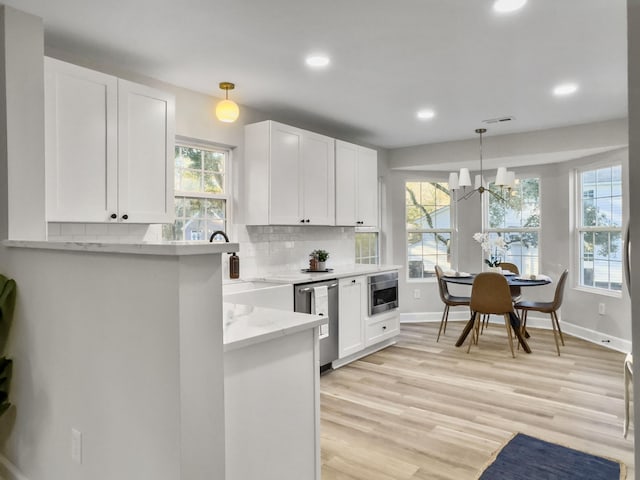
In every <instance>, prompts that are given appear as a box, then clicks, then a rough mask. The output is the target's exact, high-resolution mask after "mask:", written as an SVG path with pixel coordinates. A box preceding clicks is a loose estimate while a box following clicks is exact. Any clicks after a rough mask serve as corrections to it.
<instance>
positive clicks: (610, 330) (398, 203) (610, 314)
mask: <svg viewBox="0 0 640 480" xmlns="http://www.w3.org/2000/svg"><path fill="white" fill-rule="evenodd" d="M617 125H618V126H619V128H624V127H625V126H626V122H617ZM592 132H593V129H592V128H591V127H589V128H585V130H584V134H585V135H586V136H589V135H591V134H592ZM623 133H624V132H623ZM621 136H622V134H621V133H620V132H617V133H616V134H615V135H613V137H615V139H616V141H618V140H619V137H621ZM505 137H508V136H504V137H493V138H492V139H491V150H492V151H495V150H496V149H497V150H502V151H503V152H505V153H506V152H507V150H506V149H504V146H503V145H502V144H501V143H500V140H502V139H503V138H505ZM508 140H509V139H508ZM508 144H509V145H513V142H511V140H509V142H508ZM476 147H477V144H476ZM457 148H458V147H456V146H455V145H453V146H452V150H453V151H455V150H456V149H457ZM539 149H540V150H544V149H545V147H544V146H540V147H539ZM407 151H408V150H405V152H404V154H403V162H402V163H403V164H405V163H414V164H418V162H422V163H436V162H438V159H437V158H433V157H432V156H427V157H425V156H424V153H425V152H429V150H428V149H422V148H418V147H416V148H413V149H412V151H413V153H414V155H416V158H412V157H409V156H407V155H406V153H407ZM396 153H397V152H395V151H393V152H391V161H390V165H391V166H392V167H393V166H394V165H395V164H394V160H393V159H394V158H396V156H395V154H396ZM510 155H513V153H512V154H510ZM627 157H628V155H627V150H626V148H621V149H618V150H615V151H609V152H606V153H600V154H597V155H591V156H589V157H585V158H581V159H578V160H572V161H569V162H562V163H556V164H545V165H540V166H531V167H521V168H515V169H514V170H515V171H516V174H517V175H518V176H525V175H532V176H539V177H540V179H541V192H540V193H541V219H542V225H543V226H542V235H541V238H540V252H541V254H540V256H541V264H540V272H541V273H545V274H548V275H550V276H551V277H552V278H554V279H557V278H558V277H559V276H560V273H562V271H563V270H564V268H568V269H569V271H570V274H571V275H570V277H569V283H568V285H567V288H566V290H565V297H564V298H565V302H564V307H563V309H562V321H563V322H564V323H569V324H572V325H574V326H575V327H576V328H575V329H574V332H576V333H579V334H581V335H585V336H587V337H588V338H591V339H593V340H597V341H600V340H601V339H611V340H616V341H617V340H623V341H626V342H628V341H630V340H631V321H630V300H629V296H628V294H627V292H626V291H623V292H622V293H621V295H620V296H618V297H616V296H609V295H599V294H594V293H591V292H585V291H584V290H580V289H578V288H575V287H576V285H577V278H576V276H575V275H573V273H574V272H576V270H577V264H576V263H574V262H573V260H572V259H573V258H574V257H575V256H576V254H575V243H574V242H575V237H574V236H573V230H572V223H571V222H572V208H573V207H572V205H573V197H572V195H571V189H570V184H571V179H572V178H573V174H574V173H573V172H574V170H575V169H576V168H578V167H581V166H589V165H599V164H601V163H602V162H605V163H606V162H620V163H622V164H623V178H624V179H625V180H626V178H627V175H626V173H627V166H628V158H627ZM476 161H477V159H476ZM447 175H448V173H447V172H440V171H437V172H421V171H405V170H392V171H390V172H389V173H388V176H387V178H386V182H387V183H388V185H389V197H390V199H389V201H390V210H391V217H392V226H391V229H390V232H392V234H393V236H394V241H393V249H392V256H393V258H392V259H391V260H390V263H396V264H401V265H406V240H405V237H406V233H405V225H404V209H405V206H404V203H405V196H404V183H405V181H407V180H421V179H422V180H434V179H435V180H440V181H446V180H447ZM624 187H625V188H624V191H625V193H626V194H627V195H628V192H629V188H628V184H625V185H624ZM456 207H457V215H458V227H459V231H458V240H459V243H458V245H457V249H456V248H455V247H454V252H453V254H454V266H456V263H457V268H458V269H459V270H462V271H479V270H480V269H481V268H482V253H481V250H480V247H479V245H478V244H477V243H476V242H475V241H474V240H473V239H472V235H473V233H475V232H478V231H480V230H481V208H480V201H479V200H478V196H477V195H475V196H473V197H471V198H470V199H467V200H463V201H460V202H458V203H457V204H456ZM625 207H626V205H625ZM624 211H625V217H627V215H628V208H624ZM456 258H457V262H456ZM406 274H407V272H406V270H405V272H404V274H403V275H401V280H400V292H401V296H400V309H401V312H402V313H403V314H409V315H405V318H410V319H427V320H439V319H440V315H441V313H442V303H441V301H440V298H439V296H438V291H437V284H436V283H435V281H434V280H425V281H413V280H411V281H408V280H407V279H406V276H407V275H406ZM450 289H451V290H452V292H453V293H460V294H463V293H465V292H466V294H468V289H466V290H465V287H459V286H451V287H450ZM554 289H555V284H552V285H549V286H545V287H536V288H535V289H534V288H530V289H525V290H524V293H525V295H526V297H527V298H532V299H551V298H552V297H553V294H554ZM415 290H419V292H420V298H419V299H415V298H414V291H415ZM600 303H604V304H605V310H606V314H605V315H599V314H598V305H599V304H600ZM455 311H456V312H459V313H458V314H457V318H465V317H466V313H465V310H464V309H462V308H461V309H457V310H455ZM454 318H456V314H454ZM616 345H618V346H619V345H620V342H618V343H616Z"/></svg>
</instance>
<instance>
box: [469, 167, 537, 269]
mask: <svg viewBox="0 0 640 480" xmlns="http://www.w3.org/2000/svg"><path fill="white" fill-rule="evenodd" d="M530 179H536V180H538V211H539V222H538V226H537V227H506V228H504V227H500V228H493V227H491V222H490V219H489V214H490V202H491V199H490V194H489V196H488V198H487V200H486V201H485V202H483V206H482V209H483V213H484V214H483V221H484V224H485V225H486V228H485V231H486V232H487V233H489V234H492V233H495V234H498V235H502V234H505V233H536V234H537V235H538V260H537V264H536V268H535V271H534V272H525V271H521V272H520V273H521V274H530V273H534V274H537V273H539V272H540V266H541V265H542V248H541V245H542V236H543V230H542V222H543V218H542V211H543V208H542V177H541V175H539V174H537V173H529V174H524V175H520V176H519V177H518V181H519V182H522V181H523V180H530ZM494 182H495V180H494ZM494 182H491V183H490V184H489V188H491V189H492V190H493V191H495V192H496V193H498V194H500V193H501V190H500V188H499V187H495V185H494ZM520 212H522V210H520ZM521 258H522V257H521ZM503 260H504V261H505V262H507V261H509V260H510V259H507V258H504V259H503ZM513 263H515V262H513Z"/></svg>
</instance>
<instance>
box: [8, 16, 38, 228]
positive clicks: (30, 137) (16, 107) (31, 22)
mask: <svg viewBox="0 0 640 480" xmlns="http://www.w3.org/2000/svg"><path fill="white" fill-rule="evenodd" d="M0 28H1V31H0V42H1V44H2V45H1V47H2V54H1V55H2V56H3V58H2V76H1V78H0V91H1V92H2V93H3V94H2V101H1V103H0V110H2V111H1V112H0V116H2V117H3V120H2V123H1V124H0V126H1V127H2V130H1V131H0V136H1V137H2V140H1V141H0V149H1V151H0V156H1V157H2V159H1V160H0V170H2V171H3V173H2V176H0V184H1V185H2V187H3V188H2V189H1V190H0V192H1V193H0V195H1V196H2V197H3V198H2V201H0V204H1V205H2V213H1V214H0V219H3V220H5V221H3V222H2V225H3V226H2V227H1V228H2V230H0V234H1V235H0V238H7V237H9V238H13V239H24V240H27V239H28V240H44V238H45V235H46V229H45V223H44V219H45V185H44V168H42V167H44V83H43V78H44V73H43V69H44V67H43V63H42V60H41V59H42V54H43V50H44V44H43V38H44V31H43V26H42V21H41V20H40V19H39V18H37V17H34V16H33V15H28V14H26V13H22V12H20V11H18V10H15V9H13V8H10V7H5V6H0ZM24 185H29V187H30V188H23V186H24ZM9 199H10V201H9ZM27 219H28V220H27Z"/></svg>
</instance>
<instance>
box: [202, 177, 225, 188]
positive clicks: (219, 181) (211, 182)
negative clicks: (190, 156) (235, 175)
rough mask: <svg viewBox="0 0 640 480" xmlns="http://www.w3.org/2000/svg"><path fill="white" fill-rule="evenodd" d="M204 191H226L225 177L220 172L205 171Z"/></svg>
mask: <svg viewBox="0 0 640 480" xmlns="http://www.w3.org/2000/svg"><path fill="white" fill-rule="evenodd" d="M204 191H205V192H207V193H224V177H223V176H222V175H221V174H219V173H213V174H210V173H205V175H204Z"/></svg>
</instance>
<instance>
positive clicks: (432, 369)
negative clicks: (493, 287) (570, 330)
mask: <svg viewBox="0 0 640 480" xmlns="http://www.w3.org/2000/svg"><path fill="white" fill-rule="evenodd" d="M438 326H439V323H428V324H403V325H402V327H401V334H400V337H399V340H398V343H397V344H396V345H395V346H392V347H389V348H387V349H385V350H383V351H380V352H378V353H375V354H373V355H370V356H368V357H366V358H364V359H362V360H358V361H356V362H354V363H352V364H349V365H347V366H345V367H342V368H340V369H337V370H335V371H333V372H330V373H328V374H326V375H324V376H322V377H321V380H320V384H321V441H322V479H323V480H353V479H358V480H403V479H413V480H418V479H420V480H423V479H430V480H444V479H451V480H454V479H455V480H465V479H474V478H477V474H478V473H479V471H480V470H481V469H482V467H483V466H484V465H485V463H486V462H487V460H488V459H489V458H490V456H491V454H492V453H493V452H494V451H495V450H496V449H498V448H499V447H500V446H501V445H502V444H503V443H504V442H505V441H506V440H507V439H508V438H509V437H510V436H511V435H512V434H513V433H515V432H522V433H526V434H528V435H532V436H535V437H538V438H541V439H543V440H547V441H551V442H556V443H560V444H562V445H566V446H568V447H571V448H575V449H578V450H583V451H586V452H590V453H594V454H597V455H601V456H605V457H609V458H615V459H618V460H620V461H622V462H623V463H625V464H626V465H627V468H628V474H627V478H628V479H633V478H634V466H633V427H631V430H630V432H629V435H628V437H627V439H626V440H625V439H624V438H623V437H622V421H623V414H624V413H623V408H624V401H623V376H622V365H623V360H624V354H622V353H619V352H615V351H613V350H609V349H606V348H604V347H601V346H599V345H594V344H592V343H589V342H586V341H583V340H580V339H577V338H574V337H571V336H569V335H565V342H566V346H565V347H562V350H561V353H562V356H561V357H558V356H557V355H556V353H555V344H554V341H553V334H552V333H551V331H548V330H538V329H530V333H531V339H530V342H529V343H530V346H531V348H532V350H533V353H531V354H529V355H527V354H526V353H524V352H522V350H519V351H518V352H517V357H516V358H515V359H514V358H511V354H510V352H509V347H508V344H507V339H506V332H505V328H504V325H502V326H501V325H499V324H492V325H491V326H490V328H489V329H488V330H487V331H485V333H484V334H483V335H482V336H481V337H480V342H479V345H478V346H475V345H474V346H473V347H471V353H469V354H467V353H466V344H465V347H464V348H456V347H455V346H454V344H455V341H456V339H457V336H458V334H459V333H460V331H461V330H462V327H463V323H460V322H450V323H449V326H448V328H447V333H446V336H444V337H441V338H440V342H439V343H436V341H435V339H436V335H437V333H438Z"/></svg>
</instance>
